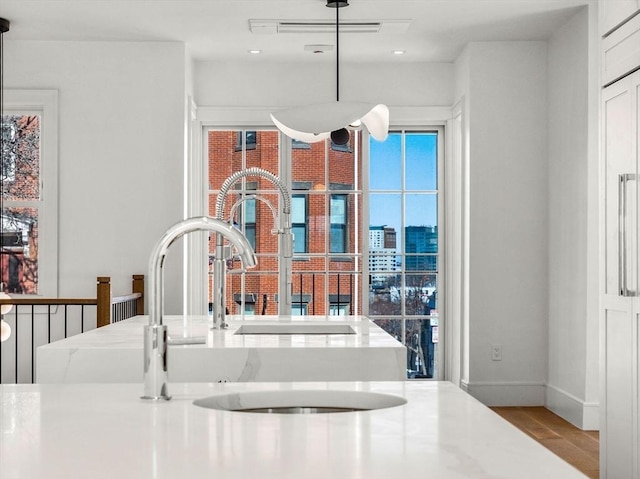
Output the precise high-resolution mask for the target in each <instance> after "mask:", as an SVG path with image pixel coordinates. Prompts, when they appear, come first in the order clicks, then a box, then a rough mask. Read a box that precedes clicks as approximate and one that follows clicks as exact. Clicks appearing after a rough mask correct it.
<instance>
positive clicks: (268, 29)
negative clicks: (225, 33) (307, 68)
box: [249, 20, 411, 35]
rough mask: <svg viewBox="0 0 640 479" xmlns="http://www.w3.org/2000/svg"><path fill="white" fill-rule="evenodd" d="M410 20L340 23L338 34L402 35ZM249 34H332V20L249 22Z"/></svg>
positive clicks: (334, 29)
mask: <svg viewBox="0 0 640 479" xmlns="http://www.w3.org/2000/svg"><path fill="white" fill-rule="evenodd" d="M410 23H411V20H367V21H345V22H340V33H403V32H406V31H407V29H408V28H409V24H410ZM249 29H250V30H251V33H255V34H266V35H275V34H278V33H333V32H335V31H336V24H335V22H334V21H332V20H249Z"/></svg>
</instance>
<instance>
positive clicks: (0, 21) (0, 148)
mask: <svg viewBox="0 0 640 479" xmlns="http://www.w3.org/2000/svg"><path fill="white" fill-rule="evenodd" d="M10 25H11V23H10V22H9V20H7V19H5V18H0V168H1V170H0V242H1V241H2V227H3V225H4V201H3V199H4V177H5V173H4V167H5V146H4V140H5V135H4V132H2V131H1V123H2V116H3V115H4V80H3V79H4V44H3V37H4V34H5V33H7V32H8V31H9V27H10ZM0 248H4V245H2V244H1V243H0ZM3 280H4V258H3V255H1V254H0V299H10V296H9V295H8V294H7V293H5V292H4V281H3ZM12 308H13V305H11V304H3V305H2V306H1V307H0V315H5V314H7V313H8V312H9V311H11V309H12ZM10 335H11V328H10V327H9V324H8V323H7V322H6V321H4V320H3V319H0V342H3V341H6V340H7V339H9V336H10Z"/></svg>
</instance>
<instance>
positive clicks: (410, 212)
mask: <svg viewBox="0 0 640 479" xmlns="http://www.w3.org/2000/svg"><path fill="white" fill-rule="evenodd" d="M405 201H406V204H405V225H406V226H429V227H431V226H437V224H438V197H437V195H436V194H424V195H417V194H413V195H405Z"/></svg>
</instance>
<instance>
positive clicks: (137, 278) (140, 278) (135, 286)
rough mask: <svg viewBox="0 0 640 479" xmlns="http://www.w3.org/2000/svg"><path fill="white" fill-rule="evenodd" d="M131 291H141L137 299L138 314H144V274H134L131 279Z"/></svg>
mask: <svg viewBox="0 0 640 479" xmlns="http://www.w3.org/2000/svg"><path fill="white" fill-rule="evenodd" d="M131 292H132V293H140V294H141V296H140V297H139V298H138V299H137V300H136V314H137V315H140V314H144V274H134V275H133V279H132V281H131Z"/></svg>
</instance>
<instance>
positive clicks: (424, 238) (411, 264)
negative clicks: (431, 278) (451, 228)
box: [404, 226, 438, 271]
mask: <svg viewBox="0 0 640 479" xmlns="http://www.w3.org/2000/svg"><path fill="white" fill-rule="evenodd" d="M404 235H405V236H404V238H405V239H404V251H405V253H406V254H407V257H406V260H405V261H406V264H405V268H406V270H407V271H437V269H438V268H437V256H436V255H437V253H438V227H437V226H406V227H405V229H404ZM414 255H415V256H414Z"/></svg>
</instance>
